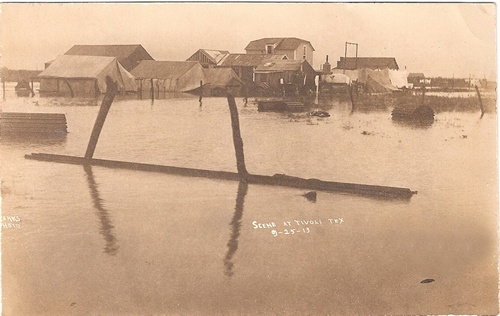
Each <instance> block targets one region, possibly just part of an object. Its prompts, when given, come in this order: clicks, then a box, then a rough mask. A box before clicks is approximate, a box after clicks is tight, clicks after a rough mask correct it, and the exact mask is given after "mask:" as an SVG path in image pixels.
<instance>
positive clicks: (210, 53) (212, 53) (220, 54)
mask: <svg viewBox="0 0 500 316" xmlns="http://www.w3.org/2000/svg"><path fill="white" fill-rule="evenodd" d="M200 51H201V52H202V53H204V54H205V55H206V56H207V57H208V58H210V59H211V60H212V61H213V62H214V64H218V63H219V62H220V61H221V60H222V58H224V57H225V56H226V55H228V54H229V51H227V50H216V49H200Z"/></svg>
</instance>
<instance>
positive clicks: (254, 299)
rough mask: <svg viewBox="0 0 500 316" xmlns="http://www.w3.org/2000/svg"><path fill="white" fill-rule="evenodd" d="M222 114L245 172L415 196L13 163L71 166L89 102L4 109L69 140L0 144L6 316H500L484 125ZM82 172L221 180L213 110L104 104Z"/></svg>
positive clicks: (489, 129) (217, 115)
mask: <svg viewBox="0 0 500 316" xmlns="http://www.w3.org/2000/svg"><path fill="white" fill-rule="evenodd" d="M236 101H237V105H238V110H239V117H240V125H241V134H242V138H243V143H244V149H245V160H246V165H247V170H248V171H249V172H250V173H255V174H264V175H273V174H275V173H282V174H287V175H293V176H299V177H304V178H318V179H322V180H330V181H340V182H353V183H364V184H378V185H389V186H399V187H405V188H410V189H412V190H416V191H418V194H416V195H414V196H413V197H412V198H411V200H409V201H407V200H385V199H374V198H369V197H363V196H356V195H350V194H339V193H327V192H318V193H317V201H316V202H315V203H314V202H311V201H309V200H307V199H306V198H304V197H303V196H302V195H303V194H304V193H306V191H305V190H300V189H294V188H283V187H274V186H263V185H253V184H249V185H247V184H244V183H238V182H234V181H225V180H211V179H205V178H188V177H182V176H174V175H167V174H158V173H149V172H142V171H132V170H121V169H109V168H104V167H97V166H94V167H90V168H84V167H82V166H80V165H69V164H57V163H50V162H41V161H33V160H27V159H24V155H25V154H29V153H32V152H45V153H56V154H67V155H75V156H83V155H84V153H85V149H86V146H87V142H88V139H89V137H90V133H91V130H92V127H93V124H94V120H95V118H96V115H97V112H98V110H99V108H98V105H99V104H100V100H99V101H97V102H96V101H93V100H82V99H73V100H72V99H64V98H52V99H51V98H38V97H37V96H36V97H34V98H17V97H15V96H12V97H10V98H9V97H8V98H7V100H6V101H4V103H3V106H2V110H3V111H4V112H51V113H65V114H66V118H67V124H68V131H69V133H68V135H67V137H66V138H64V139H37V140H25V139H20V138H6V137H4V136H2V138H1V140H0V155H1V173H0V174H1V180H2V215H3V229H2V292H3V293H2V295H3V313H4V314H5V315H67V314H95V315H97V314H99V315H123V314H127V315H138V314H141V315H150V314H167V315H173V314H175V315H221V314H230V315H254V314H294V315H303V314H311V315H320V314H330V315H352V314H358V315H359V314H496V313H498V298H497V297H498V290H497V288H498V285H497V284H498V273H497V261H498V257H497V255H498V252H497V248H498V247H497V246H498V241H497V227H498V217H497V192H498V191H497V170H496V161H497V160H496V159H497V158H496V149H497V139H496V135H497V134H496V131H497V117H496V115H495V114H486V115H485V116H484V117H483V118H482V119H480V118H479V117H480V113H479V112H478V113H459V112H444V113H438V114H436V120H435V122H434V123H433V124H432V125H431V126H428V127H416V126H407V125H401V124H396V123H394V122H393V121H392V120H391V115H390V109H388V110H385V111H375V112H369V111H363V112H354V113H351V111H350V105H349V104H348V103H341V102H338V101H329V104H330V106H331V108H330V109H329V110H328V111H329V112H330V114H331V117H329V118H312V119H308V118H307V117H304V116H300V115H298V116H297V115H294V116H289V115H287V114H283V113H270V112H266V113H259V112H257V106H256V104H254V103H249V104H248V105H247V106H246V107H245V106H244V104H243V102H242V100H241V99H239V98H237V100H236ZM94 157H95V158H102V159H111V160H122V161H131V162H144V163H154V164H162V165H171V166H179V167H191V168H200V169H211V170H226V171H236V163H235V157H234V147H233V141H232V135H231V123H230V117H229V109H228V106H227V102H226V100H225V99H224V98H204V99H203V105H202V107H200V106H199V103H198V99H197V98H180V99H179V98H177V99H166V100H155V102H154V104H151V101H149V100H135V99H130V98H129V99H127V98H121V97H117V99H116V100H115V102H114V103H113V105H112V107H111V109H110V111H109V114H108V118H107V120H106V122H105V125H104V128H103V130H102V133H101V137H100V139H99V143H98V145H97V149H96V152H95V154H94ZM288 222H289V223H288ZM287 223H288V224H290V226H285V225H286V224H287ZM7 224H11V225H10V226H9V225H7ZM259 224H260V225H259ZM259 226H260V227H262V228H259ZM273 226H275V227H273ZM273 230H274V231H273ZM425 279H432V280H434V281H433V282H430V283H421V281H422V280H425Z"/></svg>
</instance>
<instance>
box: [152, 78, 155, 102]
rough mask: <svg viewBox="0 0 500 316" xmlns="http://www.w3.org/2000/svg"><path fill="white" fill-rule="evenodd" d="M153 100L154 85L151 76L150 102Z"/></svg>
mask: <svg viewBox="0 0 500 316" xmlns="http://www.w3.org/2000/svg"><path fill="white" fill-rule="evenodd" d="M153 102H155V86H154V85H153V78H151V103H153Z"/></svg>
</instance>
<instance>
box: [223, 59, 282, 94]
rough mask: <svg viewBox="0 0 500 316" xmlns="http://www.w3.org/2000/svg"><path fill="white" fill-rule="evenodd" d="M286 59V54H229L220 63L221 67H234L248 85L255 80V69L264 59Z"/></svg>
mask: <svg viewBox="0 0 500 316" xmlns="http://www.w3.org/2000/svg"><path fill="white" fill-rule="evenodd" d="M267 59H273V60H286V59H288V58H287V57H286V55H272V54H271V55H268V54H228V55H226V56H225V57H224V58H223V59H222V60H221V61H220V62H219V64H218V66H219V67H226V68H232V69H233V70H234V71H235V72H236V74H237V75H238V77H239V78H240V79H241V80H242V81H243V82H244V83H245V84H246V85H248V86H251V85H252V84H253V83H254V82H255V76H254V70H255V69H256V68H257V66H259V65H260V64H261V63H262V62H263V61H264V60H267Z"/></svg>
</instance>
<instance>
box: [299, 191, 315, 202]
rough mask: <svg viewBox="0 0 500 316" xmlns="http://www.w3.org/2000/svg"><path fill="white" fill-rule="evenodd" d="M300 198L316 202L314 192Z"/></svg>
mask: <svg viewBox="0 0 500 316" xmlns="http://www.w3.org/2000/svg"><path fill="white" fill-rule="evenodd" d="M302 196H303V197H305V198H306V199H307V200H308V201H310V202H316V196H317V194H316V191H309V192H307V193H306V194H304V195H302Z"/></svg>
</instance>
